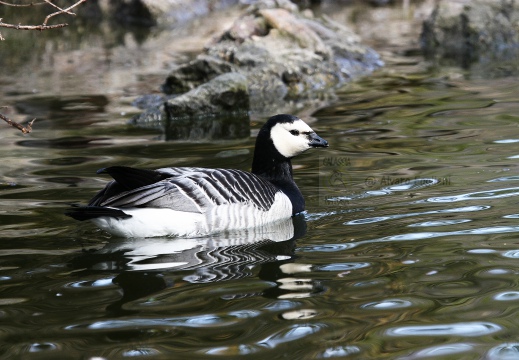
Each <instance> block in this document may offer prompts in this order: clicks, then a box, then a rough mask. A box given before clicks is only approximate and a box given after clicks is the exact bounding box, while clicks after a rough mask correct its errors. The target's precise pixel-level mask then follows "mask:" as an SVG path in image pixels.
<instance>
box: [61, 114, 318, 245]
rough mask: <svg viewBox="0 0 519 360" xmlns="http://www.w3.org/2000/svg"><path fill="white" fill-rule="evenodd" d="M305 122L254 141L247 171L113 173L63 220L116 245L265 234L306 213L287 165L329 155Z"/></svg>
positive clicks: (270, 127)
mask: <svg viewBox="0 0 519 360" xmlns="http://www.w3.org/2000/svg"><path fill="white" fill-rule="evenodd" d="M327 146H328V142H327V141H326V140H324V139H322V138H321V137H320V136H319V135H317V134H316V133H315V132H314V131H313V130H312V129H311V128H310V127H309V126H308V125H307V124H306V123H305V122H304V121H303V120H301V119H299V118H297V117H295V116H293V115H286V114H280V115H275V116H273V117H271V118H270V119H268V120H267V122H266V123H265V124H264V125H263V127H262V128H261V129H260V131H259V133H258V136H257V138H256V146H255V149H254V157H253V161H252V171H251V172H250V173H249V172H246V171H241V170H230V169H207V168H195V167H176V168H162V169H158V170H141V169H135V168H130V167H124V166H112V167H108V168H105V169H101V170H99V171H98V173H107V174H109V175H110V176H111V177H112V178H113V180H112V181H110V182H109V183H108V184H107V185H106V187H105V188H104V189H102V190H101V191H100V192H99V193H97V194H96V195H95V196H94V197H93V198H92V200H90V202H89V203H88V205H87V206H81V207H76V208H73V209H72V210H71V211H70V212H67V213H66V215H68V216H71V217H72V218H74V219H76V220H80V221H83V220H91V221H92V222H93V223H94V224H95V225H96V226H98V227H99V228H101V229H103V230H105V231H107V232H109V233H111V234H113V235H116V236H121V237H154V236H202V235H207V234H211V233H217V232H222V231H227V230H239V229H247V228H254V227H259V226H264V225H266V224H270V223H273V222H276V221H279V220H282V219H287V218H290V217H291V216H292V215H295V214H297V213H300V212H302V211H303V210H304V208H305V200H304V198H303V195H302V194H301V191H299V188H298V187H297V185H296V183H295V182H294V179H293V178H292V164H291V162H290V160H291V159H292V158H293V157H294V156H296V155H299V154H301V153H302V152H304V151H306V150H308V149H310V148H314V147H327Z"/></svg>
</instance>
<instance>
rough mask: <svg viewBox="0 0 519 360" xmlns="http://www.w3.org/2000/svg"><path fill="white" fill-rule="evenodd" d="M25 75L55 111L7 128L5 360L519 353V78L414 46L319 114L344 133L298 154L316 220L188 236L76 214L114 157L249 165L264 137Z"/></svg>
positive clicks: (0, 334) (30, 99)
mask: <svg viewBox="0 0 519 360" xmlns="http://www.w3.org/2000/svg"><path fill="white" fill-rule="evenodd" d="M146 79H148V78H146ZM39 81H41V80H39ZM136 83H137V84H138V83H139V81H138V79H137V80H136ZM13 84H15V83H14V82H9V81H6V82H4V84H3V90H2V93H3V95H4V101H7V102H8V105H13V106H16V107H17V109H18V111H19V113H21V114H26V115H27V118H32V117H37V118H38V120H37V122H36V123H35V126H34V127H35V130H34V132H33V133H31V134H30V135H28V136H27V135H26V136H24V135H22V134H20V133H19V132H17V131H16V130H14V129H10V128H7V127H6V126H3V127H2V131H1V133H0V156H1V157H2V162H1V163H0V319H1V322H2V326H1V327H0V353H2V354H3V357H4V358H24V359H42V358H49V359H55V358H60V359H68V358H70V359H78V358H106V359H114V358H129V357H131V358H146V359H171V358H182V359H212V358H225V359H228V358H240V357H242V356H244V355H246V356H247V357H248V358H257V359H264V358H276V359H277V358H287V359H315V358H351V359H367V358H369V359H427V358H434V359H482V358H483V359H512V358H517V357H518V356H519V341H518V340H517V339H519V330H518V327H517V311H518V310H519V284H518V281H517V273H518V272H519V222H518V219H519V210H518V209H517V201H518V196H519V175H518V171H517V170H518V166H517V164H518V159H519V128H518V123H519V116H518V115H517V114H518V109H519V102H518V101H517V97H516V94H517V93H519V85H518V84H519V82H518V79H517V78H500V79H484V80H483V79H475V78H469V77H467V76H465V74H464V73H463V71H462V70H461V69H456V68H451V69H441V70H434V69H432V68H429V67H428V65H427V63H425V62H423V60H422V59H421V58H420V57H407V58H394V59H392V60H390V61H388V65H387V67H386V68H384V69H382V70H381V71H379V72H378V73H376V74H374V76H372V77H368V78H365V79H361V80H359V81H357V82H355V83H352V84H350V85H348V86H346V87H345V88H344V89H342V90H341V91H340V93H339V97H338V99H337V101H336V102H333V103H331V104H330V105H329V106H327V107H325V108H322V109H320V110H318V111H315V112H314V113H313V114H312V118H309V120H310V121H311V122H312V126H313V127H314V129H316V130H317V131H318V132H319V134H320V135H322V136H323V137H324V138H326V139H327V140H328V141H329V142H330V148H328V149H325V150H315V151H311V152H308V153H306V154H304V155H302V156H300V157H299V158H297V159H295V160H294V164H295V178H296V182H297V183H298V185H299V186H300V188H301V190H302V192H303V193H304V195H305V197H306V200H307V213H306V215H305V216H304V217H298V218H296V219H294V221H290V222H287V223H284V224H282V226H279V227H278V228H273V229H264V230H263V231H258V232H248V233H238V234H221V235H215V236H211V237H206V238H197V239H177V240H173V239H168V238H158V239H130V240H125V239H117V238H112V237H110V236H109V235H107V234H105V233H103V232H101V231H98V230H96V229H95V228H94V227H92V226H90V225H88V224H78V223H76V222H73V221H72V220H71V219H69V218H67V217H65V216H64V215H63V212H64V211H66V208H67V206H68V204H70V203H81V202H86V201H87V200H88V199H89V198H90V197H91V196H92V195H93V194H94V193H95V192H96V191H97V190H98V189H99V188H100V187H102V186H103V185H104V183H105V182H106V181H107V179H106V177H105V176H103V175H97V174H96V172H95V171H96V170H97V169H99V168H102V167H106V166H110V165H113V164H121V165H130V166H137V167H145V168H155V167H164V166H186V165H189V166H207V167H230V168H239V169H244V170H248V169H249V167H250V163H251V159H252V152H253V144H254V137H253V136H251V137H245V138H238V139H234V140H226V141H223V140H222V141H209V142H207V141H196V142H189V141H169V142H165V141H163V138H164V136H163V134H161V133H160V132H158V131H155V130H146V129H137V128H134V127H131V126H129V125H125V121H126V120H127V119H128V117H129V115H128V114H127V111H130V112H131V111H136V110H135V109H133V108H132V107H131V106H130V105H129V104H128V102H127V99H126V98H125V97H124V96H118V95H117V92H115V94H114V93H111V94H108V93H103V91H102V89H98V91H95V92H93V91H91V92H86V93H83V94H81V92H80V91H77V92H76V93H72V94H67V95H63V94H61V93H54V94H52V91H51V90H48V89H47V90H46V91H45V94H43V95H42V94H40V93H37V94H32V93H30V92H23V91H15V92H10V93H8V90H9V89H12V88H13V87H16V88H20V87H21V88H23V87H24V86H25V85H26V86H25V87H26V88H29V87H30V85H31V84H25V85H24V86H20V84H15V85H13ZM135 92H137V91H135ZM78 94H81V95H78ZM264 120H265V118H261V117H255V118H254V119H253V122H252V124H251V133H252V134H255V133H256V131H257V129H259V127H260V126H261V123H262V122H263V121H264Z"/></svg>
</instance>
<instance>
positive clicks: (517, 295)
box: [493, 291, 519, 301]
mask: <svg viewBox="0 0 519 360" xmlns="http://www.w3.org/2000/svg"><path fill="white" fill-rule="evenodd" d="M493 298H494V300H497V301H515V300H519V291H505V292H502V293H499V294H497V295H494V297H493Z"/></svg>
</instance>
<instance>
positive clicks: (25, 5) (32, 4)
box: [0, 1, 45, 7]
mask: <svg viewBox="0 0 519 360" xmlns="http://www.w3.org/2000/svg"><path fill="white" fill-rule="evenodd" d="M43 4H45V3H44V2H39V3H30V4H11V3H7V2H5V1H0V5H5V6H14V7H29V6H34V5H43Z"/></svg>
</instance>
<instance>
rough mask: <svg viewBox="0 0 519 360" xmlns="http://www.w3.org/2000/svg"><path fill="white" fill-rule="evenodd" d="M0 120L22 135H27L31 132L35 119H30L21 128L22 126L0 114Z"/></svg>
mask: <svg viewBox="0 0 519 360" xmlns="http://www.w3.org/2000/svg"><path fill="white" fill-rule="evenodd" d="M0 119H2V120H4V121H5V122H6V123H7V125H10V126H12V127H15V128H17V129H18V130H20V131H21V132H22V133H24V134H28V133H30V132H31V131H32V124H34V121H35V120H36V119H32V120H31V121H30V122H29V123H28V124H27V125H26V126H23V125H22V124H19V123H17V122H15V121H13V120H11V119H9V118H8V117H7V116H5V115H3V114H0Z"/></svg>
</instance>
